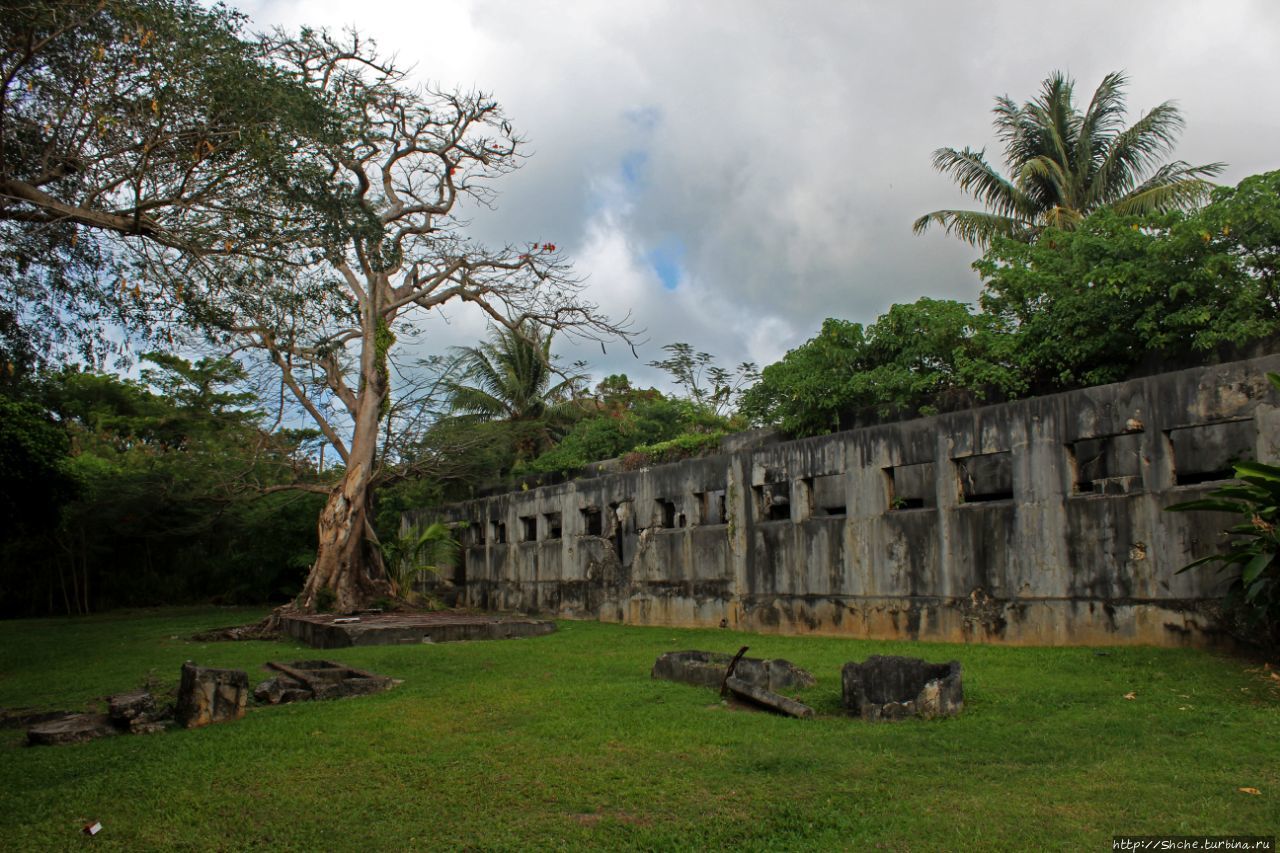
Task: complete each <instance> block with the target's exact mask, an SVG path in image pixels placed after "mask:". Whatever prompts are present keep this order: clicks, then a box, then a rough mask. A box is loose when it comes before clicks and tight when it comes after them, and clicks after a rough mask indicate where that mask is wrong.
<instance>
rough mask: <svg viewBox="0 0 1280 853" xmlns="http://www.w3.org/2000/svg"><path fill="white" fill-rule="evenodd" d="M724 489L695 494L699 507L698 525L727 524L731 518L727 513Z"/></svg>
mask: <svg viewBox="0 0 1280 853" xmlns="http://www.w3.org/2000/svg"><path fill="white" fill-rule="evenodd" d="M724 494H725V490H724V489H713V490H711V491H707V492H694V495H693V496H694V498H695V500H696V502H697V507H698V520H697V522H696V523H697V524H725V523H726V522H728V520H729V517H728V514H727V513H726V512H725V501H724Z"/></svg>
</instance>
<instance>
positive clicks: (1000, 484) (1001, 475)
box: [954, 450, 1013, 503]
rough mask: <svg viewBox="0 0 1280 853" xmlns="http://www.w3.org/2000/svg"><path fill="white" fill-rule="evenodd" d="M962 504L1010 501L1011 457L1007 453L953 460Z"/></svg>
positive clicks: (980, 454) (1011, 489) (1000, 452)
mask: <svg viewBox="0 0 1280 853" xmlns="http://www.w3.org/2000/svg"><path fill="white" fill-rule="evenodd" d="M954 461H955V465H956V475H957V476H958V477H959V478H960V497H961V499H962V500H963V501H964V502H965V503H985V502H989V501H1009V500H1013V457H1012V455H1011V454H1010V453H1009V451H1007V450H1001V451H998V452H996V453H979V454H976V455H974V456H964V457H961V458H959V459H956V460H954Z"/></svg>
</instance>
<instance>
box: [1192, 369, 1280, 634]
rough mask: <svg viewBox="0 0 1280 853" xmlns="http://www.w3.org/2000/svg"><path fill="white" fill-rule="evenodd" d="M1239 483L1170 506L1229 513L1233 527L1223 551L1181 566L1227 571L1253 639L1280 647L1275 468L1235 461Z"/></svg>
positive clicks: (1276, 378) (1278, 470)
mask: <svg viewBox="0 0 1280 853" xmlns="http://www.w3.org/2000/svg"><path fill="white" fill-rule="evenodd" d="M1267 378H1268V379H1269V380H1270V381H1271V384H1272V386H1274V387H1275V388H1276V389H1278V390H1280V374H1275V373H1269V374H1267ZM1233 467H1234V468H1235V475H1236V479H1237V480H1239V483H1233V484H1231V485H1228V486H1220V487H1218V488H1216V489H1214V490H1213V491H1211V492H1210V493H1209V497H1207V498H1202V499H1200V500H1194V501H1185V502H1183V503H1179V504H1174V505H1173V506H1171V507H1169V510H1170V511H1172V512H1190V511H1197V510H1201V511H1208V512H1223V513H1230V514H1231V515H1234V516H1236V518H1237V521H1236V523H1234V524H1232V525H1231V526H1230V527H1228V528H1227V529H1226V533H1227V534H1228V535H1229V536H1231V537H1232V538H1231V540H1230V542H1229V543H1228V545H1227V550H1226V551H1225V552H1223V553H1218V554H1210V555H1209V556H1207V557H1201V558H1200V559H1198V560H1196V561H1194V562H1192V563H1189V564H1188V565H1186V566H1183V567H1182V569H1180V571H1182V572H1185V571H1189V570H1191V569H1193V568H1195V567H1196V566H1201V565H1205V564H1209V563H1221V564H1222V565H1221V569H1222V571H1226V572H1231V573H1232V575H1233V577H1232V584H1231V594H1232V595H1233V596H1234V597H1236V598H1237V599H1239V600H1240V601H1242V602H1243V603H1244V605H1245V607H1246V608H1248V610H1249V612H1250V613H1251V615H1252V619H1251V620H1250V621H1251V623H1252V625H1251V627H1252V629H1253V631H1252V633H1253V636H1254V637H1255V638H1258V637H1260V638H1262V640H1263V642H1265V643H1267V644H1268V645H1269V646H1270V647H1271V648H1273V649H1274V648H1280V531H1277V529H1276V528H1277V525H1280V466H1277V465H1268V464H1266V463H1264V462H1237V463H1236V464H1235V465H1234V466H1233Z"/></svg>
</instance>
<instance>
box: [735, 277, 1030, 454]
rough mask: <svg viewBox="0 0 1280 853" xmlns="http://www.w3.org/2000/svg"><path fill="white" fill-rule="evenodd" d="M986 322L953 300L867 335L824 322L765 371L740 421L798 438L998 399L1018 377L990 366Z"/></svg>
mask: <svg viewBox="0 0 1280 853" xmlns="http://www.w3.org/2000/svg"><path fill="white" fill-rule="evenodd" d="M988 325H989V323H988V320H987V318H986V317H984V316H982V315H980V314H977V315H975V314H973V313H971V312H970V310H969V308H968V306H966V305H964V304H962V303H960V302H954V301H951V300H939V299H927V298H926V299H920V300H918V301H917V302H915V303H913V304H910V305H894V306H893V307H892V308H890V309H889V311H888V312H887V313H886V314H884V315H882V316H881V317H880V318H879V319H878V320H876V322H875V323H873V324H872V325H870V326H868V327H867V328H866V329H865V330H864V329H863V327H862V326H861V324H858V323H850V322H847V321H844V320H836V319H829V320H827V321H826V322H824V323H823V324H822V331H821V332H820V333H819V334H818V336H817V337H816V338H813V339H812V340H809V341H807V342H806V343H804V344H802V345H801V346H799V347H797V348H796V349H794V350H791V351H790V352H788V353H787V355H786V356H784V357H783V359H782V360H781V361H780V362H777V363H776V364H771V365H769V366H768V367H766V368H765V369H764V371H763V372H762V378H761V381H760V382H759V383H758V384H757V385H755V386H753V387H752V388H750V389H749V390H748V391H747V393H746V394H745V395H744V398H743V406H742V412H743V414H744V415H745V416H747V417H749V418H751V419H752V420H755V421H757V422H761V423H777V424H778V425H779V426H780V427H781V428H782V429H783V430H785V431H787V432H791V433H795V434H800V435H812V434H817V433H820V432H830V431H831V430H835V429H840V428H842V427H846V426H851V425H852V424H854V423H857V422H861V421H865V420H869V419H877V418H884V417H889V416H893V415H899V414H904V413H914V412H917V411H918V412H922V413H928V412H931V411H936V407H945V408H955V407H957V406H959V405H966V404H969V403H972V402H973V401H975V400H981V399H985V398H986V397H988V396H992V395H995V396H1001V395H1003V394H1005V393H1006V392H1007V390H1008V389H1009V388H1010V386H1011V385H1013V384H1014V381H1015V380H1014V377H1013V376H1012V375H1011V374H1010V372H1009V371H1008V370H1007V369H1006V368H1005V367H1004V366H1003V365H1001V364H1000V363H999V362H997V361H995V360H993V359H992V358H991V357H990V355H989V353H988V351H987V347H988V346H989V344H990V340H989V338H988V336H987V335H985V334H984V333H985V332H986V330H987V328H988Z"/></svg>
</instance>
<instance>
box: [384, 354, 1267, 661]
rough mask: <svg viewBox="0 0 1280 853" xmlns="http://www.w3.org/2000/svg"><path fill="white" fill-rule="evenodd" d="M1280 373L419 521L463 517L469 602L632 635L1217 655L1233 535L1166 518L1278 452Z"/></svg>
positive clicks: (684, 469) (1184, 376)
mask: <svg viewBox="0 0 1280 853" xmlns="http://www.w3.org/2000/svg"><path fill="white" fill-rule="evenodd" d="M1267 371H1280V356H1274V355H1273V356H1266V357H1263V358H1257V359H1252V360H1249V361H1240V362H1234V363H1230V364H1225V365H1218V366H1213V367H1206V368H1197V369H1193V370H1185V371H1180V372H1177V373H1168V374H1163V375H1160V376H1154V377H1150V378H1145V379H1138V380H1133V381H1130V382H1124V383H1118V384H1115V385H1106V386H1101V387H1097V388H1090V389H1086V390H1083V391H1074V392H1069V393H1065V394H1056V395H1053V396H1048V397H1039V398H1035V399H1030V400H1024V401H1020V402H1015V403H1009V404H1004V405H998V406H989V407H986V408H981V409H975V410H971V411H966V412H960V413H954V414H947V415H940V416H937V417H931V418H921V419H918V420H912V421H906V422H901V423H894V424H887V425H882V426H875V427H869V428H864V429H858V430H851V431H848V432H843V433H838V434H835V435H830V436H822V437H819V438H812V439H805V440H801V441H792V442H786V443H778V444H772V445H766V446H763V447H756V448H754V449H735V450H734V451H733V452H727V453H724V454H722V455H719V456H713V457H707V458H703V459H696V460H690V461H687V462H681V463H675V464H670V465H662V466H655V467H653V468H649V469H645V470H640V471H634V472H622V473H609V474H604V475H600V476H596V477H592V478H586V479H579V480H575V481H572V482H567V483H563V484H560V485H556V486H548V487H543V488H535V489H530V490H528V491H521V492H516V493H510V494H503V495H498V496H496V497H490V498H484V499H480V500H475V501H470V502H467V503H463V504H457V505H453V506H450V507H445V508H439V509H432V510H422V511H419V512H416V513H410V514H408V515H407V516H406V518H405V523H406V524H415V523H419V522H423V521H427V520H432V519H435V518H439V517H441V516H445V517H447V518H450V519H453V520H465V521H468V522H470V524H469V525H468V527H467V528H466V530H465V531H464V532H463V533H462V536H463V539H464V544H465V547H464V549H463V559H462V560H461V563H460V565H459V567H458V570H457V573H456V577H455V579H454V580H455V582H456V584H457V587H458V590H459V592H460V598H461V601H462V603H465V604H468V605H471V606H474V607H480V608H486V609H498V610H527V611H535V610H536V611H540V612H544V613H551V614H556V615H560V616H564V617H570V618H588V619H602V620H607V621H619V622H627V623H633V624H660V625H687V626H715V625H720V624H725V625H727V626H729V627H734V628H742V629H747V630H757V631H783V632H819V633H830V634H845V635H850V636H858V637H876V638H919V639H932V640H944V641H996V642H1010V643H1044V644H1065V643H1085V644H1104V643H1152V644H1158V645H1176V644H1186V643H1192V644H1203V643H1207V642H1210V641H1212V640H1213V639H1214V636H1215V632H1214V629H1213V626H1212V615H1213V611H1214V605H1213V602H1214V600H1215V599H1216V598H1217V597H1219V596H1220V595H1221V593H1222V592H1223V588H1224V586H1223V579H1222V576H1221V575H1220V574H1218V573H1216V572H1214V571H1213V570H1212V569H1209V568H1205V569H1201V570H1196V571H1193V572H1188V573H1185V574H1177V570H1178V569H1179V568H1180V567H1182V566H1183V565H1185V564H1186V563H1187V562H1189V561H1190V560H1191V559H1193V558H1195V557H1199V556H1203V555H1205V554H1207V553H1208V552H1209V551H1210V550H1211V549H1212V548H1214V547H1216V546H1217V544H1218V543H1220V542H1221V541H1222V540H1221V535H1220V531H1221V529H1222V526H1223V521H1224V517H1223V516H1216V515H1214V514H1208V513H1168V512H1165V511H1164V508H1165V507H1166V506H1168V505H1170V504H1173V503H1177V502H1179V501H1184V500H1190V499H1192V498H1196V497H1200V496H1202V495H1204V494H1205V493H1206V492H1207V491H1209V490H1210V489H1212V488H1213V487H1214V486H1215V485H1217V484H1219V483H1220V481H1221V480H1222V479H1224V478H1227V477H1229V476H1230V463H1231V461H1232V460H1234V459H1240V458H1257V459H1264V460H1275V459H1276V458H1277V457H1278V456H1280V417H1278V415H1277V404H1278V403H1280V400H1278V399H1277V396H1276V395H1275V394H1274V393H1273V392H1272V390H1271V389H1270V386H1269V384H1268V383H1267V381H1266V376H1265V374H1266V372H1267Z"/></svg>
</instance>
